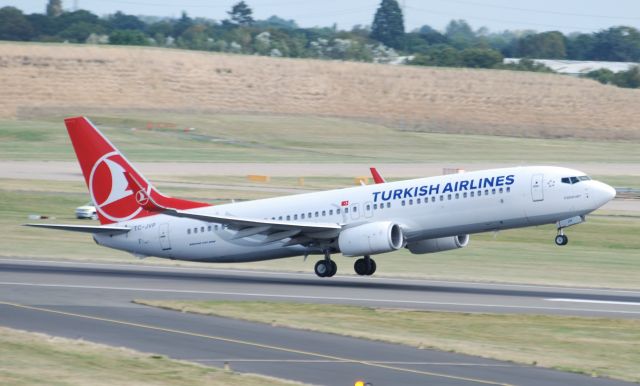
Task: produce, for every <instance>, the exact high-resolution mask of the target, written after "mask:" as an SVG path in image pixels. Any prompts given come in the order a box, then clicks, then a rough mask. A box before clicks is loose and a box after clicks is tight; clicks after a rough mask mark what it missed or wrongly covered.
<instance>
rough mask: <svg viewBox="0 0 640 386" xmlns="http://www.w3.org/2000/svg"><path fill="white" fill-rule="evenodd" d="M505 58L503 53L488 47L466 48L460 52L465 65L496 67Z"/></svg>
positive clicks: (462, 62)
mask: <svg viewBox="0 0 640 386" xmlns="http://www.w3.org/2000/svg"><path fill="white" fill-rule="evenodd" d="M503 59H504V57H503V56H502V54H501V53H499V52H498V51H496V50H492V49H487V48H465V49H464V50H462V51H461V52H460V61H461V64H462V66H463V67H472V68H494V67H495V66H496V65H498V64H501V63H502V60H503Z"/></svg>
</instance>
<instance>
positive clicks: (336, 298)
mask: <svg viewBox="0 0 640 386" xmlns="http://www.w3.org/2000/svg"><path fill="white" fill-rule="evenodd" d="M0 285H15V286H26V287H50V288H80V289H97V290H111V291H136V292H160V293H176V294H202V295H220V296H245V297H256V298H275V299H299V300H330V301H358V302H365V303H391V304H421V305H428V306H453V307H479V308H503V309H520V310H540V311H577V312H592V313H593V312H596V313H604V314H630V315H640V311H625V310H600V309H593V308H570V309H567V308H561V307H543V306H518V305H506V304H482V303H453V302H434V301H427V300H393V299H379V298H375V299H374V298H350V297H341V296H311V295H283V294H265V293H253V292H225V291H198V290H180V289H167V288H135V287H109V286H93V285H74V284H44V283H22V282H0Z"/></svg>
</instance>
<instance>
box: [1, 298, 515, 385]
mask: <svg viewBox="0 0 640 386" xmlns="http://www.w3.org/2000/svg"><path fill="white" fill-rule="evenodd" d="M0 305H5V306H10V307H15V308H21V309H25V310H31V311H39V312H46V313H50V314H56V315H64V316H71V317H75V318H81V319H89V320H96V321H100V322H106V323H112V324H118V325H123V326H130V327H137V328H142V329H147V330H153V331H161V332H168V333H172V334H179V335H186V336H192V337H197V338H204V339H210V340H217V341H221V342H227V343H234V344H238V345H246V346H251V347H258V348H264V349H268V350H274V351H282V352H287V353H292V354H299V355H307V356H311V357H317V358H323V359H329V360H334V361H343V362H351V363H357V364H361V365H364V366H370V367H378V368H383V369H388V370H394V371H399V372H405V373H412V374H418V375H425V376H430V377H437V378H446V379H454V380H458V381H467V382H473V383H479V384H485V385H497V386H513V385H510V384H508V383H500V382H494V381H487V380H483V379H476V378H468V377H461V376H456V375H449V374H442V373H435V372H430V371H422V370H414V369H407V368H403V367H396V366H392V365H387V364H383V363H376V362H370V361H361V360H357V359H349V358H341V357H337V356H333V355H326V354H320V353H314V352H311V351H303V350H296V349H291V348H286V347H280V346H273V345H268V344H263V343H256V342H251V341H246V340H240V339H232V338H225V337H222V336H216V335H207V334H199V333H196V332H190V331H182V330H176V329H173V328H166V327H159V326H153V325H150V324H142V323H134V322H127V321H124V320H117V319H108V318H102V317H98V316H92V315H86V314H78V313H73V312H67V311H59V310H53V309H50V308H43V307H34V306H27V305H24V304H18V303H10V302H2V301H0Z"/></svg>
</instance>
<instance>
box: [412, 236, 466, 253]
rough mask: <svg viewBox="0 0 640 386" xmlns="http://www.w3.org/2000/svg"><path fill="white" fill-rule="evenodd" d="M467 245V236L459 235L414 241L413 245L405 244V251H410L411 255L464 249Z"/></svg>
mask: <svg viewBox="0 0 640 386" xmlns="http://www.w3.org/2000/svg"><path fill="white" fill-rule="evenodd" d="M467 245H469V235H459V236H453V237H441V238H439V239H428V240H422V241H416V242H415V243H410V244H407V249H408V250H410V251H411V253H414V254H422V253H434V252H442V251H448V250H451V249H458V248H464V247H466V246H467Z"/></svg>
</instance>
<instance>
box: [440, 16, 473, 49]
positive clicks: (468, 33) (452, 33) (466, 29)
mask: <svg viewBox="0 0 640 386" xmlns="http://www.w3.org/2000/svg"><path fill="white" fill-rule="evenodd" d="M445 36H446V37H447V38H448V39H449V41H451V43H452V45H453V46H455V47H456V48H466V47H469V46H470V45H471V44H472V43H473V41H474V40H475V38H476V35H475V34H474V33H473V29H471V26H470V25H469V23H467V22H466V21H465V20H451V21H450V22H449V24H448V25H447V30H446V32H445Z"/></svg>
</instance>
